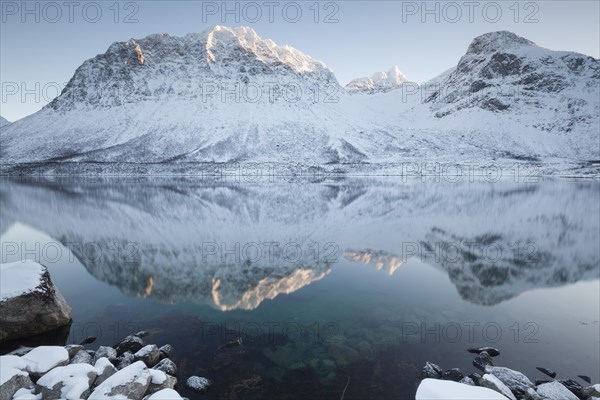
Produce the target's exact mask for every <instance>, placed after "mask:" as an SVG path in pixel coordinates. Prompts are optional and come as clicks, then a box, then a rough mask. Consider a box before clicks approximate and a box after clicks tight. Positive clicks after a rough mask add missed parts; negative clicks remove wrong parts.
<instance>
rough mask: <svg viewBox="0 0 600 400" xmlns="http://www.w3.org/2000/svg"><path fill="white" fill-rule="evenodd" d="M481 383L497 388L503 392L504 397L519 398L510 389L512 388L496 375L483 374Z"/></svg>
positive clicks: (497, 390) (493, 388)
mask: <svg viewBox="0 0 600 400" xmlns="http://www.w3.org/2000/svg"><path fill="white" fill-rule="evenodd" d="M479 385H481V386H483V387H486V388H488V389H492V390H495V391H496V392H498V393H501V394H502V395H503V397H507V398H509V399H510V400H517V398H516V397H515V395H514V394H513V393H512V392H511V391H510V388H509V387H508V386H506V385H505V384H504V383H503V382H502V381H501V380H500V379H498V378H497V377H495V376H494V375H491V374H485V375H483V376H482V377H481V379H479Z"/></svg>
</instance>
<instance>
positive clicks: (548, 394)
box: [536, 381, 578, 400]
mask: <svg viewBox="0 0 600 400" xmlns="http://www.w3.org/2000/svg"><path fill="white" fill-rule="evenodd" d="M536 392H537V394H538V395H540V396H541V398H542V399H543V400H578V398H577V396H575V395H574V394H573V393H571V391H570V390H569V389H567V388H566V387H564V386H563V385H562V384H561V383H560V382H556V381H554V382H549V383H544V384H543V385H540V386H538V387H537V388H536Z"/></svg>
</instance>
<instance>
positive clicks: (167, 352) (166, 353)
mask: <svg viewBox="0 0 600 400" xmlns="http://www.w3.org/2000/svg"><path fill="white" fill-rule="evenodd" d="M158 351H159V352H160V359H161V360H162V359H163V358H169V357H171V353H172V352H173V346H171V345H170V344H165V345H164V346H162V347H160V348H159V349H158Z"/></svg>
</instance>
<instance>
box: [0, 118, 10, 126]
mask: <svg viewBox="0 0 600 400" xmlns="http://www.w3.org/2000/svg"><path fill="white" fill-rule="evenodd" d="M11 123H12V122H10V121H8V120H7V119H6V118H4V117H0V128H4V127H5V126H8V125H10V124H11Z"/></svg>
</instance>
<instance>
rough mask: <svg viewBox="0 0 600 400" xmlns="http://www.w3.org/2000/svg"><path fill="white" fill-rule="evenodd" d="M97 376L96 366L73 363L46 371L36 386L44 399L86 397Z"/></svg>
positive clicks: (67, 399)
mask: <svg viewBox="0 0 600 400" xmlns="http://www.w3.org/2000/svg"><path fill="white" fill-rule="evenodd" d="M96 376H97V371H96V368H94V367H93V366H91V365H89V364H71V365H67V366H65V367H57V368H54V369H53V370H51V371H50V372H48V373H46V374H45V375H44V376H42V377H41V378H40V379H39V380H38V381H37V383H36V386H37V389H38V392H40V393H42V398H43V399H47V400H54V399H66V400H70V399H85V398H87V396H88V395H89V393H90V386H91V385H92V383H93V382H94V380H95V379H96Z"/></svg>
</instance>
